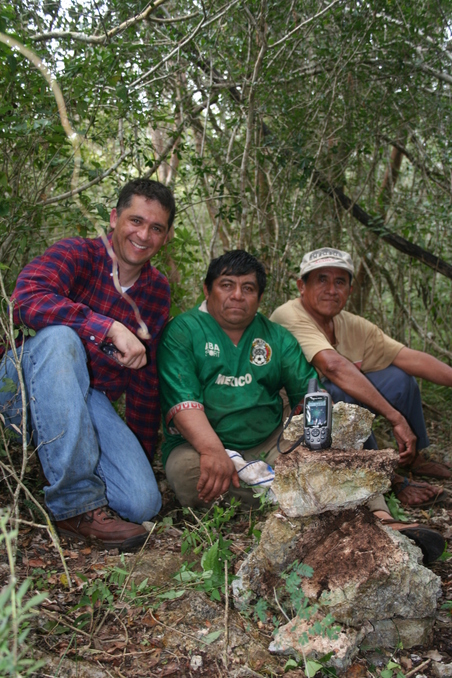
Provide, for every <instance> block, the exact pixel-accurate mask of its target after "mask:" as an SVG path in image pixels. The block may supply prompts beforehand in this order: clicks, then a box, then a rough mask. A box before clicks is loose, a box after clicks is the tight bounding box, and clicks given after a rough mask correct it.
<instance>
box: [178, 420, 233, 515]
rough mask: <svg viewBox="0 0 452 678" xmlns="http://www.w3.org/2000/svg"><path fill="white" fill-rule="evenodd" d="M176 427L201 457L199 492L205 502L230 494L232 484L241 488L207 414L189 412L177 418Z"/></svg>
mask: <svg viewBox="0 0 452 678" xmlns="http://www.w3.org/2000/svg"><path fill="white" fill-rule="evenodd" d="M174 424H175V426H176V428H177V430H178V431H179V432H180V433H181V435H183V436H184V438H185V440H187V441H188V442H189V443H190V445H192V447H194V449H195V450H196V451H197V452H198V453H199V456H200V459H199V468H200V476H199V482H198V485H197V489H198V492H199V498H200V499H202V500H204V501H205V502H210V501H212V500H213V499H216V498H217V497H219V496H220V495H221V494H223V493H224V492H227V491H228V489H229V487H230V485H231V482H232V484H233V485H235V487H239V485H240V483H239V478H238V475H237V471H236V470H235V467H234V464H233V463H232V461H231V460H230V459H229V457H228V454H227V452H226V451H225V449H224V445H223V443H222V442H221V440H220V439H219V437H218V436H217V434H216V433H215V431H214V430H213V428H212V426H211V425H210V423H209V420H208V419H207V417H206V415H205V414H204V412H202V411H201V410H188V411H186V412H178V413H177V414H175V415H174Z"/></svg>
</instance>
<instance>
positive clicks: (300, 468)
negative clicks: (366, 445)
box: [272, 408, 398, 517]
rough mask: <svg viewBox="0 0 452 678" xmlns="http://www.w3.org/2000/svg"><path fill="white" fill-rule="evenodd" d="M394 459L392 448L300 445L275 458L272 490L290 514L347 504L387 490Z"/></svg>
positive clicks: (352, 505) (367, 498)
mask: <svg viewBox="0 0 452 678" xmlns="http://www.w3.org/2000/svg"><path fill="white" fill-rule="evenodd" d="M361 409H362V408H361ZM397 463H398V453H397V452H396V451H395V450H392V449H387V450H349V451H346V452H344V451H343V450H337V449H333V448H331V449H328V450H319V451H312V450H308V449H307V448H305V447H301V446H300V447H298V448H297V449H295V450H294V451H293V452H290V453H289V454H281V455H280V456H279V457H278V458H277V460H276V464H275V480H274V481H273V485H272V490H273V492H274V494H275V496H276V498H277V500H278V502H279V505H280V506H281V508H282V509H283V511H284V512H285V513H286V514H287V515H288V516H291V517H296V516H310V515H314V514H317V513H323V512H325V511H332V510H337V509H339V508H351V507H355V506H358V505H360V504H363V503H364V502H366V501H368V500H369V499H370V498H372V497H374V496H375V495H377V494H381V493H384V492H387V491H388V490H389V488H390V478H391V476H392V472H393V469H394V467H395V466H396V465H397Z"/></svg>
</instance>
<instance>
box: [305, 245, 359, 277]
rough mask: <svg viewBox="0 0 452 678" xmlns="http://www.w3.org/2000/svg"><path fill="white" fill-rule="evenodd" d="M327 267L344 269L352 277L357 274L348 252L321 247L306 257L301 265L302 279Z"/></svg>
mask: <svg viewBox="0 0 452 678" xmlns="http://www.w3.org/2000/svg"><path fill="white" fill-rule="evenodd" d="M326 266H334V267H335V268H343V269H344V270H345V271H348V272H349V273H350V274H351V275H353V274H354V272H355V269H354V266H353V261H352V258H351V256H350V255H349V254H348V252H343V251H342V250H335V249H333V248H332V247H321V248H320V249H319V250H312V251H311V252H308V253H307V254H305V255H304V257H303V261H302V262H301V264H300V278H302V277H303V276H304V275H306V273H310V272H311V271H315V270H316V269H317V268H325V267H326Z"/></svg>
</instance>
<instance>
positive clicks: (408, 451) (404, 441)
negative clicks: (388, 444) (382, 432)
mask: <svg viewBox="0 0 452 678" xmlns="http://www.w3.org/2000/svg"><path fill="white" fill-rule="evenodd" d="M399 416H400V419H399V420H398V421H397V422H395V423H394V422H391V423H392V430H393V432H394V436H395V439H396V441H397V445H398V446H399V459H400V464H401V466H404V465H405V464H411V462H412V461H413V460H414V457H415V456H416V436H415V435H414V433H413V431H412V430H411V429H410V427H409V425H408V422H407V420H406V419H405V418H404V417H402V415H401V414H400V415H399Z"/></svg>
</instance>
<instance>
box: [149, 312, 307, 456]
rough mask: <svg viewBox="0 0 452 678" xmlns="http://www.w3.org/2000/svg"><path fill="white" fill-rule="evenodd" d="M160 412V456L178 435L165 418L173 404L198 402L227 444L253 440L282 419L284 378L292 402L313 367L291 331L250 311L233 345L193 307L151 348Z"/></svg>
mask: <svg viewBox="0 0 452 678" xmlns="http://www.w3.org/2000/svg"><path fill="white" fill-rule="evenodd" d="M158 369H159V378H160V400H161V406H162V414H163V417H164V432H165V441H164V443H163V446H162V455H163V463H164V464H165V463H166V460H167V459H168V456H169V454H170V452H171V450H172V449H173V448H174V447H177V445H181V444H183V443H184V442H186V441H185V439H184V438H183V437H182V436H181V435H180V434H179V433H178V432H177V430H176V429H175V428H174V426H173V425H172V418H173V416H174V415H175V414H176V413H177V412H179V411H180V410H189V409H200V410H204V412H205V414H206V416H207V418H208V420H209V422H210V424H211V426H212V428H213V429H214V431H215V432H216V434H217V435H218V437H219V438H220V440H221V442H222V443H223V445H224V446H225V447H226V448H230V449H233V450H238V451H240V450H247V449H249V448H251V447H254V446H255V445H259V444H260V443H262V442H263V441H264V440H266V438H268V437H269V436H270V435H271V434H272V433H273V431H274V430H275V429H276V428H277V427H278V426H279V425H280V424H281V420H282V411H283V407H282V400H281V397H280V395H279V391H280V389H281V388H282V387H283V386H284V387H285V389H286V391H287V395H288V396H289V400H290V404H291V407H294V406H295V405H296V404H297V403H298V402H299V401H300V400H301V399H302V398H303V396H304V395H305V393H306V391H307V387H308V382H309V379H312V378H314V377H317V373H316V371H315V370H314V368H313V367H311V366H310V365H309V364H308V362H307V361H306V359H305V357H304V354H303V352H302V350H301V348H300V345H299V343H298V341H297V340H296V339H295V337H294V336H293V335H292V334H291V333H290V332H289V331H288V330H286V329H285V328H284V327H282V326H281V325H277V324H276V323H273V322H271V321H270V320H268V319H267V318H265V316H263V315H262V314H261V313H257V314H256V316H255V317H254V320H253V322H252V323H251V324H250V325H249V326H248V327H247V328H246V330H245V332H244V333H243V335H242V337H241V339H240V342H239V344H238V346H235V345H234V343H233V342H232V341H231V339H230V338H229V337H228V335H227V334H226V333H225V332H224V331H223V330H222V329H221V327H220V326H219V324H218V323H217V321H216V320H215V319H214V318H213V317H212V316H211V315H209V313H206V312H204V311H202V310H200V308H199V307H196V308H194V309H192V310H191V311H188V312H187V313H183V314H182V315H179V316H177V317H176V318H174V320H172V321H171V322H170V323H169V325H168V326H167V327H166V329H165V331H164V333H163V336H162V339H161V341H160V345H159V349H158Z"/></svg>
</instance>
